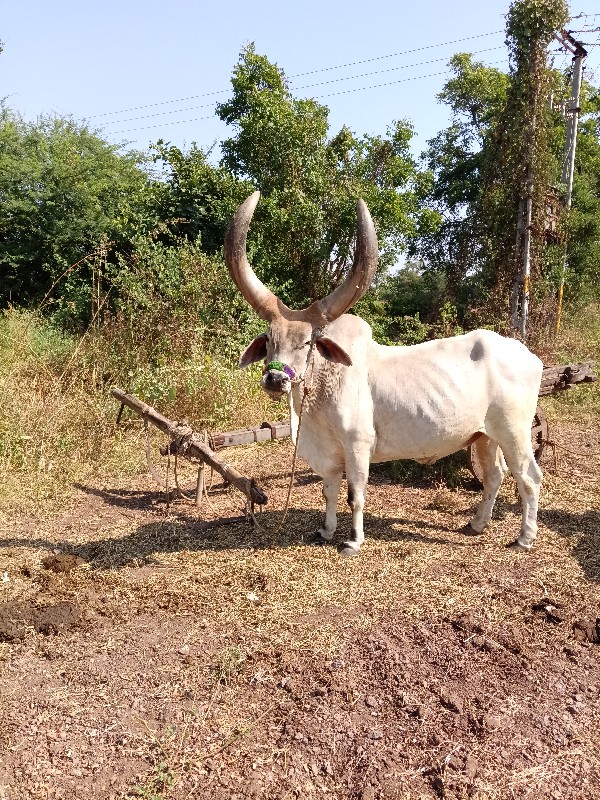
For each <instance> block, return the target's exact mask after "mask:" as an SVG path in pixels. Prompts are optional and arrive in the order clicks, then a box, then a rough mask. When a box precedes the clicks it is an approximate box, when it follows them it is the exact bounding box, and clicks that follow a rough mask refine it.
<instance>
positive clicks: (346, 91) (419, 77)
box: [109, 61, 503, 136]
mask: <svg viewBox="0 0 600 800" xmlns="http://www.w3.org/2000/svg"><path fill="white" fill-rule="evenodd" d="M502 63H503V62H502V61H497V62H495V63H494V64H490V65H489V66H495V65H497V64H502ZM440 75H449V73H448V72H432V73H430V74H429V75H414V76H412V77H410V78H401V79H400V80H397V81H388V82H386V83H378V84H375V85H374V86H358V87H355V88H353V89H344V90H343V91H341V92H332V93H330V94H322V95H318V96H317V97H316V98H315V99H317V100H322V99H325V98H327V97H338V96H339V95H341V94H351V93H352V92H364V91H368V90H369V89H381V88H383V87H385V86H395V85H397V84H399V83H408V82H409V81H418V80H423V79H424V78H435V77H438V76H440ZM213 118H214V114H209V115H208V116H206V117H195V118H194V119H181V120H174V121H173V122H164V123H158V124H157V125H146V126H144V127H143V128H128V129H126V130H122V131H110V132H109V133H110V135H111V136H117V135H118V134H121V133H135V132H137V131H147V130H150V129H152V128H161V127H163V125H164V126H166V125H184V124H186V123H189V122H200V121H202V120H205V119H213Z"/></svg>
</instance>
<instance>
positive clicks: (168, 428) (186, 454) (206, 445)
mask: <svg viewBox="0 0 600 800" xmlns="http://www.w3.org/2000/svg"><path fill="white" fill-rule="evenodd" d="M112 395H113V397H115V398H116V399H117V400H119V401H120V403H121V408H120V410H119V414H118V416H117V424H118V423H119V422H120V420H121V416H122V414H123V410H124V408H125V407H127V408H130V409H131V410H132V411H135V413H136V414H138V415H139V416H140V417H141V418H142V419H143V420H144V424H145V425H147V424H148V423H151V424H152V425H154V426H156V427H157V428H158V429H159V430H161V431H162V432H163V433H165V434H166V435H167V436H168V437H169V440H170V441H169V444H168V446H166V447H164V448H161V451H160V452H161V455H163V456H166V455H174V456H175V457H178V456H182V457H183V458H185V459H187V460H188V461H194V462H197V463H198V480H197V484H196V489H195V500H196V506H197V507H200V504H201V500H202V493H203V491H204V490H205V476H204V470H205V467H206V465H208V466H209V467H211V468H212V469H214V470H215V471H216V472H218V473H219V475H221V476H222V477H223V480H224V481H225V482H226V483H229V484H231V485H232V486H235V488H236V489H239V491H240V492H241V493H242V494H243V495H244V496H245V498H246V500H247V502H248V506H249V510H250V515H249V516H250V518H251V519H252V517H253V514H254V509H255V507H256V506H257V505H258V506H261V507H262V506H264V505H266V504H267V503H268V497H267V495H266V494H265V492H264V491H263V490H262V489H261V488H260V486H258V484H257V483H256V482H255V481H254V480H253V479H252V478H247V477H246V476H245V475H242V474H241V472H239V471H238V470H237V469H236V468H235V467H234V466H232V465H231V464H228V463H226V462H225V461H223V460H222V459H220V458H219V456H218V455H217V453H216V452H215V449H216V448H217V447H218V448H222V447H231V446H233V445H238V444H249V443H251V442H262V441H266V440H267V439H279V438H283V437H284V436H289V435H290V426H289V423H265V424H264V426H263V427H260V428H250V429H247V430H243V431H231V432H230V433H224V434H215V435H213V436H210V437H207V436H206V435H203V434H201V433H197V432H196V431H194V430H192V428H190V426H189V425H188V424H187V423H185V422H174V421H173V420H170V419H168V418H167V417H165V416H163V415H162V414H160V413H159V412H158V411H157V410H156V409H155V408H153V407H152V406H149V405H148V404H147V403H144V402H142V401H141V400H138V398H137V397H134V396H133V395H131V394H127V392H124V391H122V390H121V389H119V388H114V389H113V390H112ZM207 438H208V439H209V441H207ZM146 461H147V464H148V469H149V471H150V473H151V475H152V477H153V478H154V480H155V481H156V482H157V483H158V484H159V485H160V486H162V487H163V488H164V489H166V490H167V491H168V489H169V487H168V485H167V483H166V481H165V480H164V479H163V478H162V477H161V476H160V475H159V474H158V473H157V471H156V469H155V468H154V465H153V463H152V459H151V456H150V451H149V445H148V440H146ZM176 480H177V479H176V477H175V481H176ZM173 488H174V489H175V490H176V491H178V492H179V494H181V495H183V492H182V491H181V490H180V489H179V487H178V486H177V484H175V486H174V487H173ZM183 496H185V495H183ZM244 519H246V517H239V518H236V520H238V521H242V520H244ZM226 521H227V522H231V521H234V520H226ZM217 524H218V523H217Z"/></svg>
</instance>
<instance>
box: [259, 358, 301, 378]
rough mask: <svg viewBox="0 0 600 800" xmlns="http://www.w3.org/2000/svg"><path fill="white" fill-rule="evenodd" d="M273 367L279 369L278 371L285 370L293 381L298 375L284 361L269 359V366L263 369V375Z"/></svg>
mask: <svg viewBox="0 0 600 800" xmlns="http://www.w3.org/2000/svg"><path fill="white" fill-rule="evenodd" d="M272 369H273V370H277V371H278V372H283V373H284V374H285V375H287V376H288V378H289V379H290V380H291V381H293V380H294V378H295V377H296V373H295V372H294V370H293V369H292V368H291V367H288V365H287V364H284V363H283V361H269V363H268V364H267V366H266V367H265V368H264V369H263V375H264V374H265V373H266V372H270V371H271V370H272Z"/></svg>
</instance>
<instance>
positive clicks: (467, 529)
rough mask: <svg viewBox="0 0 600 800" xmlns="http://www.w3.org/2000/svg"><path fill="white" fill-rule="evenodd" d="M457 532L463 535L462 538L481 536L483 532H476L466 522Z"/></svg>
mask: <svg viewBox="0 0 600 800" xmlns="http://www.w3.org/2000/svg"><path fill="white" fill-rule="evenodd" d="M458 532H459V533H462V534H464V536H481V534H482V533H483V531H476V530H475V528H474V527H473V526H472V525H471V523H470V522H467V524H466V525H465V526H464V527H462V528H460V530H459V531H458Z"/></svg>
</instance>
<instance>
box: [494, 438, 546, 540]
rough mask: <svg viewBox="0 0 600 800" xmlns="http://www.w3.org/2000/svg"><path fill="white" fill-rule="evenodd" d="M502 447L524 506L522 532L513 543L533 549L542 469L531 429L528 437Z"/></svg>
mask: <svg viewBox="0 0 600 800" xmlns="http://www.w3.org/2000/svg"><path fill="white" fill-rule="evenodd" d="M502 449H503V451H504V456H505V458H506V462H507V464H508V466H509V469H510V471H511V472H512V474H513V476H514V479H515V481H516V483H517V489H518V490H519V494H520V496H521V503H522V506H523V516H522V519H521V533H520V534H519V536H518V538H517V540H516V541H515V542H513V543H512V546H514V547H516V548H518V549H520V550H531V547H532V545H533V543H534V541H535V537H536V535H537V512H538V501H539V497H540V486H541V483H542V470H541V469H540V468H539V466H538V465H537V462H536V460H535V458H534V455H533V447H532V445H531V437H530V435H529V431H527V438H526V439H524V440H523V441H522V442H521V441H517V442H511V443H510V444H509V445H506V444H503V445H502Z"/></svg>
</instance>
